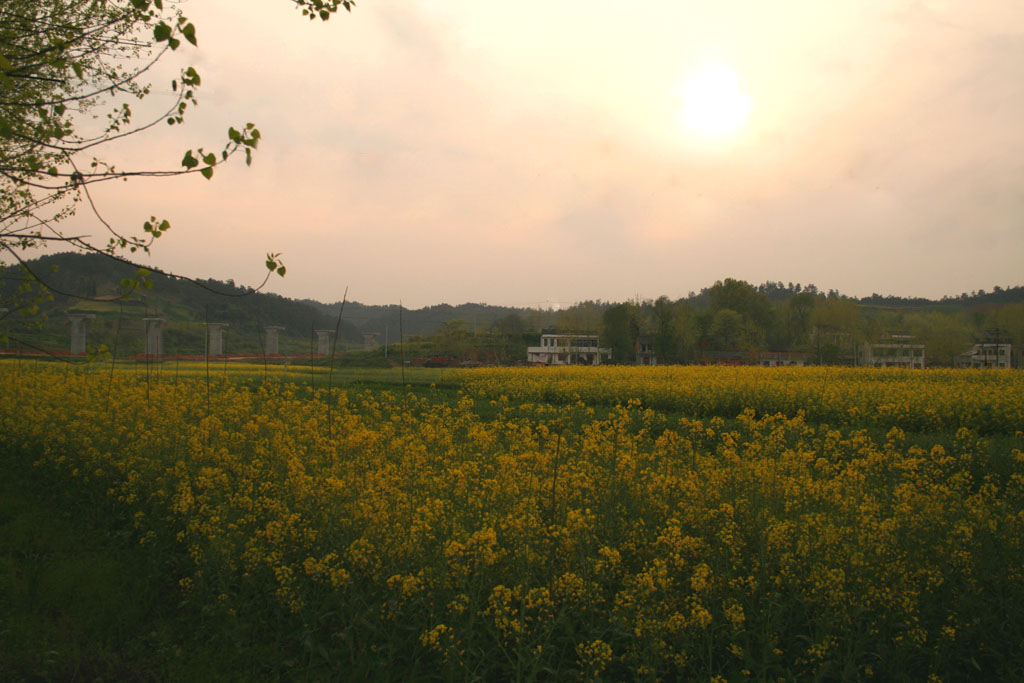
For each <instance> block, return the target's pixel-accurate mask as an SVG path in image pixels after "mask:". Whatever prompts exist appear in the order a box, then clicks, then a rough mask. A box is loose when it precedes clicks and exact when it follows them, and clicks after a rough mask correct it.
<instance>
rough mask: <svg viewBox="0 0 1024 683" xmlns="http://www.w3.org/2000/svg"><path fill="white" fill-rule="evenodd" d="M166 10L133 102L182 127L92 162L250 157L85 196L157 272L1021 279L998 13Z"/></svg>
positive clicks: (617, 279)
mask: <svg viewBox="0 0 1024 683" xmlns="http://www.w3.org/2000/svg"><path fill="white" fill-rule="evenodd" d="M181 7H182V9H183V11H184V13H185V14H186V15H187V16H188V18H189V19H190V20H191V21H193V22H194V23H195V24H196V26H197V28H198V31H197V35H198V38H199V46H198V48H191V47H183V48H182V49H180V50H179V51H178V53H177V54H175V55H174V56H173V58H172V59H170V60H165V62H164V63H162V64H161V67H160V70H158V71H156V72H155V73H154V75H153V86H154V88H153V92H154V94H153V95H152V96H151V97H150V98H149V101H148V104H147V106H150V107H155V106H158V105H160V104H161V103H163V102H166V101H169V98H170V97H171V94H170V89H169V87H167V86H168V85H169V79H170V78H171V74H172V68H178V67H180V66H182V65H188V64H192V65H194V66H195V68H196V69H197V70H198V71H199V73H200V74H201V76H202V79H203V85H202V87H201V88H200V89H199V92H198V96H199V100H200V104H199V107H198V108H197V109H196V110H195V111H192V112H190V113H189V115H188V117H187V118H186V123H185V125H184V126H182V127H177V126H173V127H170V126H167V127H164V126H161V127H160V128H159V129H158V130H156V131H154V132H151V133H147V134H145V135H142V136H136V137H135V138H133V139H130V140H129V141H128V142H126V143H125V144H123V145H121V146H120V147H118V148H116V149H111V150H109V153H108V156H110V157H113V158H115V159H116V160H117V161H118V166H119V167H120V168H122V169H130V168H156V167H160V168H165V167H167V168H174V167H175V166H177V164H178V163H179V160H180V159H181V155H182V154H183V152H184V150H185V149H187V148H189V147H199V146H204V147H205V148H206V149H207V150H210V149H219V147H220V146H221V145H222V144H223V141H224V140H225V138H226V131H227V128H228V126H229V125H234V126H236V127H237V126H239V125H240V124H244V123H245V122H248V121H251V122H253V123H255V124H256V125H257V127H258V128H259V130H260V132H261V134H262V141H261V143H260V148H259V150H258V151H257V153H256V154H255V156H254V159H253V163H252V165H251V166H250V167H246V166H245V164H244V163H242V162H241V161H240V160H238V161H234V162H232V163H230V164H228V165H226V166H224V167H221V168H218V169H217V171H216V173H215V175H214V178H213V180H211V181H206V180H204V179H203V178H201V177H199V176H189V177H184V178H175V179H170V180H168V179H155V180H136V181H131V182H129V183H116V184H109V185H105V186H97V187H96V189H95V190H94V193H93V196H94V199H95V200H96V202H97V204H98V206H99V207H100V210H101V212H102V213H103V215H104V218H106V219H107V220H108V221H111V222H112V223H113V224H114V225H116V226H118V227H119V228H121V229H132V230H137V229H138V228H139V227H141V224H142V222H143V221H144V220H145V219H147V218H148V217H149V216H150V215H157V216H159V217H161V218H167V219H168V220H170V221H171V224H172V226H173V227H172V230H171V231H169V232H168V233H167V234H166V235H165V236H164V237H162V238H161V239H160V240H159V241H158V242H157V243H156V245H155V246H154V251H153V256H152V258H151V261H150V262H151V263H152V264H154V265H157V266H159V267H161V268H164V269H167V270H170V271H173V272H176V273H180V274H184V275H189V276H193V277H204V278H205V277H213V278H216V279H220V280H227V279H232V280H234V281H235V282H236V283H240V284H249V285H256V284H258V283H259V282H260V281H261V280H262V277H263V272H265V271H264V266H263V261H264V260H265V259H264V255H265V254H266V253H267V252H280V253H281V258H282V259H283V261H284V263H285V264H286V266H287V268H288V273H287V276H286V277H285V278H283V279H281V278H274V279H273V280H272V281H271V282H270V283H269V285H268V290H269V291H273V292H277V293H279V294H281V295H284V296H288V297H294V298H307V297H308V298H313V299H317V300H321V301H337V300H340V299H341V297H342V294H343V292H344V291H345V289H346V287H347V288H348V298H349V300H356V301H360V302H363V303H368V304H391V303H397V302H399V301H402V303H403V304H404V305H405V306H407V307H410V308H419V307H423V306H428V305H432V304H440V303H449V304H453V305H454V304H459V303H463V302H480V303H489V304H495V305H511V306H523V307H543V308H547V307H554V308H558V307H562V306H568V305H571V304H572V303H574V302H577V301H582V300H596V299H601V300H605V301H624V300H627V299H632V298H636V297H639V298H641V299H648V298H657V297H658V296H661V295H667V296H669V297H670V298H672V299H676V298H679V297H683V296H686V295H687V294H688V293H689V292H691V291H699V290H700V289H701V288H702V287H707V286H710V285H712V284H713V283H714V282H715V281H716V280H721V279H724V278H726V277H732V278H737V279H743V280H747V281H748V282H751V283H753V284H759V283H761V282H764V281H767V280H771V281H783V282H794V283H796V282H800V283H803V284H807V283H814V284H815V285H817V286H818V287H819V288H820V289H836V290H838V291H840V292H841V293H843V294H846V295H849V296H867V295H870V294H872V293H875V292H877V293H880V294H895V295H901V296H924V297H929V298H939V297H941V296H943V295H947V294H950V295H956V294H959V293H960V292H964V291H974V290H976V289H987V290H991V289H992V287H993V286H996V285H998V286H1004V287H1005V286H1013V285H1020V284H1024V268H1022V267H1024V125H1021V122H1022V121H1024V3H1021V2H1017V1H1016V0H972V1H971V2H966V1H965V0H919V1H916V2H901V1H896V0H834V1H832V2H821V1H820V0H786V1H785V2H772V3H769V2H763V1H760V0H721V1H719V2H714V3H709V2H690V1H687V0H671V1H664V2H662V1H654V0H637V1H636V2H630V3H623V2H611V1H610V0H556V1H555V2H550V3H542V4H539V5H536V4H535V5H530V4H524V3H506V2H500V3H499V2H491V1H485V0H448V1H446V2H427V1H426V0H365V1H364V2H360V3H358V5H357V7H355V8H354V10H353V11H352V13H351V14H346V13H340V14H339V15H337V16H335V17H334V18H332V19H331V20H330V21H329V22H326V23H321V22H319V21H317V22H310V21H308V20H305V19H303V17H302V16H301V15H300V13H299V12H298V11H296V10H295V9H294V7H292V5H291V3H289V2H288V1H287V0H262V1H261V2H259V3H244V4H240V3H237V2H231V1H229V0H202V2H197V1H195V0H193V1H192V2H186V3H183V4H182V5H181ZM240 8H244V9H241V10H240ZM709 68H710V69H711V73H715V72H716V71H715V70H717V72H723V73H726V74H728V76H729V78H728V79H727V80H728V83H727V84H724V82H723V83H719V85H722V86H723V87H726V86H728V87H729V88H731V89H732V92H733V94H734V96H735V97H734V99H735V98H739V100H740V101H742V102H743V103H744V106H745V108H744V109H743V111H742V112H741V113H736V111H731V110H727V109H723V110H721V111H718V112H717V114H719V115H720V118H729V117H734V118H740V119H742V121H741V122H740V123H738V124H736V127H735V128H734V129H733V130H731V131H729V132H725V133H722V132H718V133H717V134H716V133H709V132H707V131H702V130H700V129H699V128H695V127H694V126H693V125H692V123H688V121H689V119H688V118H687V114H686V111H688V109H687V108H688V107H690V106H691V105H692V104H693V102H694V101H695V99H696V98H698V97H699V95H694V94H693V87H692V86H693V83H695V82H699V79H700V77H701V74H704V75H706V74H707V73H709V71H708V69H709ZM698 104H699V103H698ZM723 106H726V105H723ZM138 111H139V110H138V108H137V112H138ZM711 112H712V116H713V117H714V115H715V114H716V110H715V109H714V108H712V110H711ZM734 115H735V116H734ZM65 227H66V229H67V230H68V231H69V232H77V233H82V232H85V233H89V234H95V235H97V236H101V229H100V228H99V227H98V226H97V223H96V221H95V219H92V218H90V217H89V216H88V215H86V214H84V213H82V214H81V215H79V216H78V217H76V218H75V219H73V221H72V222H71V223H69V224H67V225H66V226H65ZM102 241H103V242H105V238H102Z"/></svg>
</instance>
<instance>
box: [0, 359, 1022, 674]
mask: <svg viewBox="0 0 1024 683" xmlns="http://www.w3.org/2000/svg"><path fill="white" fill-rule="evenodd" d="M253 377H254V378H255V379H251V380H250V381H246V382H239V381H237V379H232V378H230V377H224V376H220V375H217V376H215V377H214V378H213V379H212V380H210V381H209V382H207V381H206V380H205V379H204V378H203V377H201V376H196V377H189V376H186V375H184V374H183V375H178V374H175V375H171V374H169V373H164V374H162V375H152V376H150V375H145V376H143V375H142V374H140V373H138V372H135V373H126V372H122V371H117V372H113V371H109V366H107V369H102V368H101V369H99V370H94V369H89V368H86V369H77V368H70V369H69V368H67V367H54V366H52V365H42V364H40V365H28V364H26V365H14V364H11V363H4V364H0V405H3V406H4V410H2V411H0V448H2V453H3V454H4V455H3V457H24V458H31V459H32V460H33V461H35V462H36V463H37V467H38V468H40V469H42V470H44V471H45V472H47V474H48V476H50V477H51V478H52V480H53V482H54V485H55V486H61V487H67V488H69V489H74V490H75V491H76V492H80V493H81V496H80V500H81V501H82V504H83V505H84V504H88V505H95V506H109V507H110V508H111V509H113V510H115V511H116V512H117V514H121V515H123V516H124V517H125V518H126V519H129V520H131V522H130V523H131V524H132V526H133V533H134V538H135V539H136V540H137V542H138V543H139V544H142V545H143V546H149V547H151V548H153V549H154V551H155V553H156V555H157V556H163V557H166V558H169V559H168V560H167V562H166V564H165V565H164V567H167V568H172V569H168V571H171V570H173V571H176V572H178V574H180V575H178V576H176V577H175V578H177V579H178V580H179V586H180V591H181V596H182V599H183V600H185V601H186V602H190V603H192V604H199V605H203V606H204V610H206V612H205V613H207V614H209V615H210V616H209V624H208V625H207V626H208V627H210V628H214V629H215V630H214V631H211V634H210V636H209V637H210V638H211V639H221V640H223V642H224V643H225V647H234V648H236V649H244V648H246V647H257V646H260V647H263V648H264V649H263V650H261V651H273V652H277V653H281V656H280V657H279V658H278V659H276V660H268V659H261V658H260V657H253V663H252V667H253V669H252V670H251V671H249V672H241V675H247V676H251V677H267V678H271V677H277V676H284V677H286V678H298V677H308V678H312V679H331V678H335V679H342V680H363V679H373V680H412V679H442V680H460V681H461V680H474V679H483V680H516V681H528V680H552V681H554V680H558V681H561V680H600V679H604V680H615V681H620V680H651V681H654V680H743V679H745V678H750V679H755V680H769V679H770V680H780V679H781V680H791V679H811V678H815V679H825V680H840V679H842V680H845V679H863V678H872V677H874V678H877V679H879V680H891V679H893V678H900V679H911V680H924V679H928V678H931V679H933V680H954V679H958V680H959V679H965V678H978V679H980V678H998V679H1003V680H1021V679H1024V619H1022V618H1021V615H1022V614H1024V453H1022V450H1021V449H1022V448H1024V434H1022V432H1021V431H1020V430H1021V429H1024V412H1022V411H1024V374H1021V373H1017V372H979V371H963V372H952V371H948V372H947V371H919V372H896V371H876V370H850V369H842V370H841V369H826V368H821V369H818V368H799V369H772V368H764V369H761V368H655V369H647V368H572V369H561V370H548V369H528V368H524V369H502V370H489V369H479V370H466V371H459V372H449V373H446V374H445V375H444V386H443V387H442V386H438V387H429V386H426V385H424V386H422V387H419V388H413V389H407V388H403V386H402V385H395V386H394V387H393V388H386V387H383V386H376V387H372V386H369V387H368V388H367V387H363V388H353V387H351V386H349V387H347V388H346V387H345V386H344V385H343V386H341V387H334V388H333V389H328V388H326V387H323V386H322V382H323V379H322V378H317V382H318V383H321V388H310V386H309V385H308V384H307V385H302V384H296V383H292V382H291V381H286V380H287V378H284V379H279V380H273V381H271V380H269V379H266V380H263V379H260V378H259V374H258V373H256V374H254V375H253ZM314 387H316V384H314ZM453 387H454V388H453ZM210 625H212V626H210ZM197 628H199V627H198V626H197Z"/></svg>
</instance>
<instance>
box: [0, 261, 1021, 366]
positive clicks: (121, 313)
mask: <svg viewBox="0 0 1024 683" xmlns="http://www.w3.org/2000/svg"><path fill="white" fill-rule="evenodd" d="M29 266H30V267H31V269H32V270H33V271H34V272H35V273H37V274H38V276H39V277H40V278H41V279H42V280H43V281H45V282H46V284H47V285H48V286H49V287H50V288H52V290H53V291H54V298H53V301H42V302H40V310H41V311H42V312H43V313H45V314H48V315H49V317H50V318H51V320H50V321H49V322H48V323H47V324H46V325H45V326H44V329H43V330H41V331H40V330H33V329H32V324H31V323H30V322H25V321H31V319H32V318H31V316H19V315H16V313H17V312H18V309H19V308H31V304H32V302H31V299H30V298H26V297H25V296H20V295H18V294H17V290H18V288H19V287H20V286H21V285H23V284H24V281H25V276H24V273H23V272H22V271H21V270H20V269H19V268H17V267H14V266H9V267H7V268H4V269H3V270H2V273H0V307H6V308H9V309H12V314H10V315H8V316H7V317H6V320H5V321H4V325H5V327H6V331H7V332H11V333H18V334H21V335H22V336H25V335H27V336H28V337H30V338H32V339H36V340H37V341H38V343H39V344H41V345H43V346H48V347H49V346H52V347H54V348H57V347H60V346H63V345H64V344H65V342H64V341H62V340H63V339H64V338H65V337H66V335H67V330H66V327H67V321H66V320H65V319H64V316H63V314H64V313H65V312H67V311H71V310H73V311H80V312H87V313H93V314H95V315H96V316H97V317H96V319H95V320H94V321H93V323H91V326H90V329H91V330H92V331H93V332H94V333H95V334H93V332H91V333H90V334H91V340H95V341H96V343H100V342H101V341H102V340H103V339H104V336H103V335H104V334H107V335H108V336H110V335H114V332H113V331H114V330H115V329H116V328H118V326H124V325H129V326H130V325H141V324H142V323H141V320H142V318H143V317H163V318H165V319H167V320H168V321H169V336H168V343H170V344H171V345H177V346H178V347H180V348H181V349H186V348H188V349H191V348H192V347H194V346H201V340H202V338H203V334H204V332H203V326H204V324H205V322H207V321H209V322H222V323H228V325H229V328H228V331H227V332H226V339H227V340H228V342H226V343H228V347H229V348H231V349H232V351H237V352H252V351H258V350H259V349H258V348H257V347H258V344H260V343H262V342H261V341H260V339H259V335H258V334H256V331H257V330H261V329H263V328H265V327H266V326H268V325H277V326H281V327H283V328H284V329H283V331H282V332H281V350H282V352H283V353H303V352H308V351H309V347H310V339H311V337H312V336H313V335H312V331H313V330H317V329H330V330H333V329H334V328H335V326H336V325H337V323H338V320H337V318H338V312H339V308H340V305H341V304H340V302H334V303H330V304H325V303H321V302H318V301H312V300H301V301H299V300H293V299H287V298H285V297H282V296H278V295H276V294H268V293H263V292H253V291H252V289H251V288H248V287H244V286H239V285H236V284H235V283H234V282H232V281H230V280H228V281H227V282H222V281H218V280H214V279H210V280H202V281H198V282H191V281H188V280H185V279H178V278H174V277H168V276H163V275H158V274H153V275H151V276H150V277H149V279H150V280H151V281H152V287H151V288H150V289H145V288H140V289H138V290H137V291H135V292H133V293H132V294H131V295H130V296H129V297H128V298H124V297H122V296H121V295H122V292H123V288H122V285H123V283H122V280H123V279H124V278H128V279H132V278H135V276H136V268H135V267H133V266H131V265H128V264H123V263H119V262H117V261H114V260H111V259H109V258H107V257H105V256H102V255H99V254H75V253H62V254H52V255H47V256H44V257H41V258H39V259H36V260H34V261H30V262H29ZM735 285H741V286H739V287H738V288H737V287H735ZM730 292H732V294H730ZM744 292H747V294H744ZM733 294H735V295H737V296H738V295H741V294H742V296H741V297H740V298H741V299H742V298H743V297H746V298H749V296H750V295H753V296H756V297H759V298H761V299H762V301H764V302H765V305H768V306H775V307H786V306H788V307H789V308H792V309H794V310H797V309H799V308H800V307H801V306H804V307H806V305H808V304H809V303H810V302H809V301H807V299H813V300H815V301H820V302H822V303H825V302H826V301H843V302H846V305H853V306H855V307H856V308H857V309H859V311H860V313H861V315H865V316H868V317H873V316H876V315H890V314H896V315H902V314H904V313H945V314H960V313H964V312H971V313H972V314H977V315H981V314H982V313H983V312H984V311H985V310H987V309H991V308H993V307H1002V306H1006V305H1010V304H1015V303H1020V302H1024V287H1022V286H1013V287H1007V288H1003V287H995V288H994V289H993V290H992V291H988V292H986V291H977V292H971V293H963V294H960V295H956V296H947V297H944V298H943V299H940V300H929V299H922V298H908V297H898V296H892V295H886V296H883V295H880V294H874V295H872V296H870V297H865V298H861V299H856V298H850V297H845V296H843V295H841V294H840V293H839V292H836V291H833V290H829V291H822V290H819V289H818V288H817V287H816V286H814V285H801V284H793V283H788V284H783V283H782V282H766V283H763V284H761V285H759V286H757V287H752V286H750V285H748V284H746V283H743V282H742V281H735V280H729V279H726V280H725V281H724V283H723V282H717V283H715V284H714V285H712V286H709V287H706V288H704V289H702V290H701V291H700V292H699V293H693V292H691V293H690V294H689V295H688V296H687V297H683V298H681V299H678V300H675V302H674V303H675V304H680V305H683V304H685V305H686V306H689V307H690V308H691V309H692V310H694V311H701V310H709V311H712V312H714V310H716V309H719V308H723V307H724V308H730V309H734V310H737V311H743V310H745V309H746V308H749V307H750V306H754V308H755V309H756V308H758V306H759V305H754V304H756V303H757V302H752V301H747V302H746V303H744V302H743V301H737V302H731V298H730V297H732V295H733ZM472 296H473V293H472V292H467V298H468V297H472ZM79 297H83V298H79ZM798 299H802V300H804V303H803V304H797V303H795V302H797V300H798ZM662 301H671V300H670V299H668V298H667V297H662V298H661V299H659V302H662ZM633 303H634V304H637V305H642V307H644V308H647V307H653V306H654V304H655V302H653V301H652V302H633ZM747 304H749V305H750V306H748V305H747ZM615 305H616V304H614V303H613V302H604V301H600V300H598V301H584V302H580V303H578V304H576V305H574V306H572V307H570V308H568V309H563V310H561V311H554V310H547V311H544V310H537V309H524V308H513V307H507V306H491V305H487V304H483V303H463V304H459V305H449V304H438V305H434V306H427V307H425V308H420V309H413V310H409V309H402V310H401V311H400V310H399V307H398V305H397V304H394V305H368V304H362V303H359V302H356V301H349V302H347V303H346V304H345V309H344V314H343V319H342V321H341V326H340V330H341V335H340V338H339V343H340V344H341V346H340V347H339V348H346V347H348V348H352V347H357V346H361V345H363V343H364V341H365V337H364V335H371V336H372V338H373V340H374V341H375V342H377V343H386V342H395V341H397V340H398V339H399V335H400V334H401V335H403V336H404V338H405V339H410V338H415V337H417V336H421V337H426V336H430V335H433V334H435V333H437V332H439V331H441V330H442V329H446V328H447V329H448V330H449V331H450V330H452V329H455V328H458V329H460V330H464V331H466V332H468V333H472V334H476V333H478V332H479V333H483V332H487V331H491V330H496V329H497V330H501V331H503V332H504V333H514V334H520V333H527V334H536V333H537V332H539V331H540V330H541V329H544V328H565V329H573V330H593V331H601V330H603V328H604V327H605V326H606V322H607V321H606V320H605V319H604V318H605V315H604V314H605V313H606V312H607V311H608V310H609V309H610V308H612V307H614V306H615ZM812 307H813V306H812ZM652 310H653V308H652ZM779 310H780V311H781V310H783V309H782V308H780V309H779ZM754 317H755V318H756V317H757V316H754ZM766 320H767V319H766ZM755 322H756V321H755ZM761 323H764V324H767V323H766V322H765V321H761ZM761 323H759V324H761ZM643 327H644V326H643V325H641V329H643ZM114 336H116V335H114ZM769 336H770V335H769ZM182 352H186V351H182Z"/></svg>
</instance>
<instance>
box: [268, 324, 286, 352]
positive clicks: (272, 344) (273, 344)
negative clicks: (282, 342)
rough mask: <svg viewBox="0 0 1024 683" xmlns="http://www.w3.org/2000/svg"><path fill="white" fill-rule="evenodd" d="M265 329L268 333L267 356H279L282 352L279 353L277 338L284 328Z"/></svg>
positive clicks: (274, 326)
mask: <svg viewBox="0 0 1024 683" xmlns="http://www.w3.org/2000/svg"><path fill="white" fill-rule="evenodd" d="M264 329H265V330H266V331H267V355H268V356H277V355H279V354H280V353H281V352H280V351H278V345H277V341H278V339H277V337H278V333H280V332H281V330H283V329H284V328H283V327H281V326H280V325H267V327H265V328H264Z"/></svg>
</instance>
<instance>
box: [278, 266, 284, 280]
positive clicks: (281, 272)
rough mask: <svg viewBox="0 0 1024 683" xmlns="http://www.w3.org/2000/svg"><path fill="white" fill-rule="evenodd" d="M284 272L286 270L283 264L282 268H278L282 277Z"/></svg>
mask: <svg viewBox="0 0 1024 683" xmlns="http://www.w3.org/2000/svg"><path fill="white" fill-rule="evenodd" d="M284 272H285V267H284V266H281V267H280V268H278V269H277V274H278V275H280V276H281V277H284Z"/></svg>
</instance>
